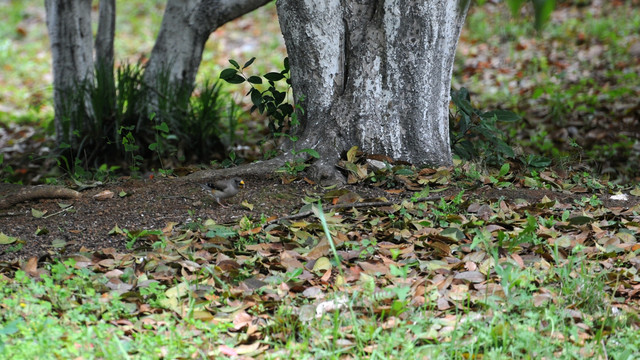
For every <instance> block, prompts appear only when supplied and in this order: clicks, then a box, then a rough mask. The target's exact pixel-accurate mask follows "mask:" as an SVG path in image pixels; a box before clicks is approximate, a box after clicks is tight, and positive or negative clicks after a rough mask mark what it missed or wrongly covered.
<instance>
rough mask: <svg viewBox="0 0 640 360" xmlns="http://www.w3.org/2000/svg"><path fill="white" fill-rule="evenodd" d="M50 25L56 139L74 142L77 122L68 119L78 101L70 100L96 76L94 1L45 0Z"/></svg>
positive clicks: (87, 104) (87, 108)
mask: <svg viewBox="0 0 640 360" xmlns="http://www.w3.org/2000/svg"><path fill="white" fill-rule="evenodd" d="M44 4H45V9H46V13H47V15H46V20H47V28H48V31H49V41H50V43H51V55H52V56H51V57H52V62H53V89H54V92H53V101H54V109H55V120H54V124H55V128H56V141H57V142H58V144H61V143H63V142H66V143H72V142H73V136H72V134H73V132H74V130H76V129H75V127H76V124H74V123H73V122H69V121H64V117H65V115H66V114H68V113H69V112H70V111H74V110H75V111H77V110H78V109H77V108H78V106H77V104H73V103H71V102H72V101H69V99H70V98H71V96H70V95H72V94H77V86H78V85H79V84H82V83H86V82H88V81H91V80H92V78H93V46H92V45H93V44H92V43H93V35H92V33H91V1H90V0H67V1H61V0H45V2H44ZM84 106H85V107H84V109H85V111H86V112H87V114H85V115H86V116H87V117H88V116H91V99H89V98H88V97H87V98H85V99H84Z"/></svg>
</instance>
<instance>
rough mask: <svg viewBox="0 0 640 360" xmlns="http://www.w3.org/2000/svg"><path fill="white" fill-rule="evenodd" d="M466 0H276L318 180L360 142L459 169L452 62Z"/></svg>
mask: <svg viewBox="0 0 640 360" xmlns="http://www.w3.org/2000/svg"><path fill="white" fill-rule="evenodd" d="M468 4H469V1H468V0H461V1H460V2H458V1H456V0H429V1H424V0H358V1H356V0H324V1H316V0H278V1H277V7H278V17H279V19H280V26H281V28H282V33H283V34H284V39H285V43H286V45H287V52H288V54H289V60H290V65H291V79H292V84H293V89H294V95H295V97H296V98H300V97H304V101H303V102H302V107H303V108H304V110H305V111H304V114H299V116H300V120H301V129H300V130H299V132H300V140H299V142H298V143H297V144H295V146H296V148H298V149H302V148H313V149H316V150H317V151H318V152H319V153H320V155H321V159H320V160H319V161H316V163H315V164H314V170H315V171H316V173H315V174H313V175H314V177H315V178H316V179H318V180H322V179H323V178H327V180H331V179H334V180H335V179H338V178H339V175H338V174H337V172H336V171H335V168H334V165H335V163H336V161H337V160H338V157H339V154H340V152H341V151H344V150H347V149H349V148H350V147H351V146H354V145H357V146H359V147H360V149H362V150H363V151H365V152H367V153H374V154H385V155H388V156H391V157H392V158H394V159H398V160H404V161H408V162H411V163H413V164H417V165H422V164H430V165H441V164H449V163H451V150H450V146H449V131H448V107H449V97H450V95H449V91H450V84H451V72H452V68H453V59H454V55H455V50H456V46H457V42H458V37H459V35H460V29H461V28H462V24H463V22H464V19H465V16H466V13H467V10H468Z"/></svg>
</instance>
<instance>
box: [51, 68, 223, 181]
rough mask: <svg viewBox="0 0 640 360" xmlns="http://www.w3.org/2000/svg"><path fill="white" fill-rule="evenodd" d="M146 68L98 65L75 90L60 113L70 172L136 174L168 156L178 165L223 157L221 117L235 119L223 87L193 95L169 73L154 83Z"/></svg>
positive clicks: (62, 152)
mask: <svg viewBox="0 0 640 360" xmlns="http://www.w3.org/2000/svg"><path fill="white" fill-rule="evenodd" d="M143 71H144V70H143V68H142V67H141V66H140V65H138V64H135V65H131V64H125V65H122V66H120V67H118V68H117V69H116V71H115V74H114V73H113V72H112V71H110V68H109V67H107V66H104V65H101V64H98V65H97V66H96V69H95V73H94V76H93V78H91V79H90V80H86V81H83V82H80V83H77V84H76V85H75V87H74V89H72V91H71V93H70V94H69V96H68V97H67V103H66V104H65V106H64V108H63V109H62V113H63V116H62V120H63V121H62V126H63V129H62V130H63V131H62V133H63V134H72V135H71V136H70V137H68V138H65V139H63V142H62V143H61V144H60V145H59V158H60V159H61V160H60V161H59V164H63V165H65V164H66V167H67V169H66V170H68V171H70V172H71V173H78V172H77V171H75V168H76V167H78V166H80V167H82V168H84V169H85V170H86V169H89V168H98V167H99V166H100V165H101V164H109V165H114V164H115V165H127V167H128V168H129V170H130V171H131V172H132V173H137V172H139V171H140V170H141V167H142V166H147V167H148V168H152V167H156V166H158V167H161V168H164V167H165V166H166V164H167V162H166V160H169V159H171V160H172V161H173V163H172V164H174V165H175V164H176V163H181V162H184V161H190V162H194V161H203V162H206V161H208V160H210V157H211V156H212V155H216V154H219V155H224V151H225V148H226V146H225V144H224V143H223V141H222V136H221V135H223V125H224V122H223V120H224V119H225V118H226V117H228V118H229V119H232V118H233V117H234V115H235V114H234V113H235V107H234V106H233V105H231V106H229V104H232V102H230V101H228V100H227V98H225V97H224V96H222V93H221V91H220V84H219V82H211V81H206V82H205V83H204V84H203V85H202V86H200V87H199V88H197V89H196V90H195V91H192V89H191V87H185V86H177V85H176V84H175V83H173V82H171V81H170V77H169V71H168V69H167V70H165V71H162V72H160V75H159V76H158V78H156V79H153V80H152V81H151V85H150V84H148V83H145V81H143ZM229 122H230V123H233V120H230V121H229ZM70 130H72V131H70ZM229 139H232V137H229Z"/></svg>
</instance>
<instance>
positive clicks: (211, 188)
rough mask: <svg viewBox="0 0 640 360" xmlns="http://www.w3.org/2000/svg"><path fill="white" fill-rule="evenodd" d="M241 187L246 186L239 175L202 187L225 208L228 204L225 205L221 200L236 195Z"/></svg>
mask: <svg viewBox="0 0 640 360" xmlns="http://www.w3.org/2000/svg"><path fill="white" fill-rule="evenodd" d="M239 187H244V181H243V180H242V179H240V178H237V177H234V178H231V179H227V180H219V181H216V182H213V183H206V184H204V185H202V188H203V189H205V190H206V191H207V192H208V193H209V195H211V196H213V198H214V199H216V202H217V203H218V204H220V206H222V207H224V208H226V206H224V205H223V204H222V203H221V202H220V200H223V199H228V198H230V197H232V196H234V195H236V194H237V193H238V191H239V189H238V188H239Z"/></svg>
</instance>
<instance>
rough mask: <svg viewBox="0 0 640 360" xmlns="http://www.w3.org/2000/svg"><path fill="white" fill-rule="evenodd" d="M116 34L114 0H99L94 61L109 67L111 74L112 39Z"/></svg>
mask: <svg viewBox="0 0 640 360" xmlns="http://www.w3.org/2000/svg"><path fill="white" fill-rule="evenodd" d="M115 34H116V0H100V10H99V15H98V32H97V34H96V44H95V48H96V62H97V63H99V64H102V65H104V66H105V67H108V68H109V69H111V74H113V39H114V37H115Z"/></svg>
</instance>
